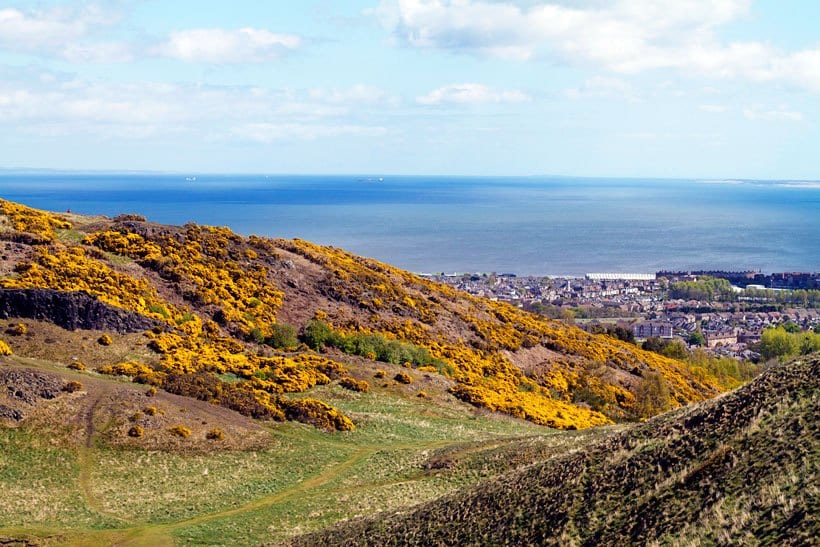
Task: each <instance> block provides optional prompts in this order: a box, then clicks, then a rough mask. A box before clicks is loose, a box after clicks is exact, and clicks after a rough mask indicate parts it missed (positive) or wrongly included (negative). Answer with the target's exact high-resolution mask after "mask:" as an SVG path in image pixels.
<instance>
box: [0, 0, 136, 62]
mask: <svg viewBox="0 0 820 547" xmlns="http://www.w3.org/2000/svg"><path fill="white" fill-rule="evenodd" d="M118 20H119V16H118V14H116V13H114V12H113V11H110V10H106V9H103V8H100V7H98V6H95V5H87V6H85V7H83V8H82V9H69V8H56V7H55V8H52V9H48V10H28V11H23V10H19V9H16V8H5V9H0V49H5V50H8V51H14V52H18V53H33V54H37V55H49V56H55V57H60V58H64V59H67V60H69V61H81V62H89V61H91V62H111V61H120V60H126V59H129V58H130V57H131V52H130V46H129V45H128V44H126V43H99V42H94V41H89V40H90V36H91V35H92V34H94V32H96V31H99V30H100V29H102V28H106V27H108V26H111V25H113V24H115V23H116V22H117V21H118Z"/></svg>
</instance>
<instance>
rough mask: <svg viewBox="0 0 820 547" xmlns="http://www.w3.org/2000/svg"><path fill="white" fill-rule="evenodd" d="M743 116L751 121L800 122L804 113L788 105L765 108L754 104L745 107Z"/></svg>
mask: <svg viewBox="0 0 820 547" xmlns="http://www.w3.org/2000/svg"><path fill="white" fill-rule="evenodd" d="M743 117H744V118H746V119H747V120H751V121H763V122H787V123H799V122H802V121H803V114H802V113H801V112H797V111H795V110H791V109H790V108H789V107H787V106H783V105H781V106H779V107H776V108H763V107H760V106H754V107H750V108H744V109H743Z"/></svg>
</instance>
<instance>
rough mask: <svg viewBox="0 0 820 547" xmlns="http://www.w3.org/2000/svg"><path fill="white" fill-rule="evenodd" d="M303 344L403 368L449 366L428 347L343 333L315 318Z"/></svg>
mask: <svg viewBox="0 0 820 547" xmlns="http://www.w3.org/2000/svg"><path fill="white" fill-rule="evenodd" d="M302 341H303V342H304V343H305V344H307V346H308V347H310V348H311V349H314V350H320V349H322V348H323V347H333V348H336V349H339V350H341V351H343V352H344V353H347V354H350V355H359V356H361V357H367V358H368V359H376V360H378V361H382V362H385V363H391V364H394V365H399V364H403V363H410V364H411V365H413V366H414V367H426V366H434V367H436V368H439V367H444V366H446V363H445V362H444V361H443V360H441V359H437V358H434V357H433V356H432V355H430V351H429V350H428V349H427V348H424V347H421V346H417V345H415V344H410V343H408V342H400V341H399V340H395V339H390V338H387V337H386V336H384V335H382V334H376V333H359V332H357V333H352V334H343V333H340V332H337V331H335V330H333V328H332V327H331V326H330V325H329V324H328V323H326V322H325V321H322V320H320V319H311V320H310V321H308V323H307V324H306V325H305V328H304V330H303V332H302Z"/></svg>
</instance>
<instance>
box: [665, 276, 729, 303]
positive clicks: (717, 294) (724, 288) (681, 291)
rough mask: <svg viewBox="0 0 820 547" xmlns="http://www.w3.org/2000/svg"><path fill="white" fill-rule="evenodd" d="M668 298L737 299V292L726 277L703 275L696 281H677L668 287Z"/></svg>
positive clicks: (710, 300)
mask: <svg viewBox="0 0 820 547" xmlns="http://www.w3.org/2000/svg"><path fill="white" fill-rule="evenodd" d="M669 297H670V298H680V299H682V300H704V301H707V302H713V301H715V300H722V301H731V300H736V299H737V293H736V291H735V290H734V289H733V288H732V284H731V283H729V281H727V280H726V279H720V278H717V277H709V276H704V277H701V278H700V279H698V280H697V281H679V282H677V283H673V284H672V286H671V287H670V288H669Z"/></svg>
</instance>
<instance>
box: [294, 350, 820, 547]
mask: <svg viewBox="0 0 820 547" xmlns="http://www.w3.org/2000/svg"><path fill="white" fill-rule="evenodd" d="M818 388H820V356H817V355H816V354H815V355H814V356H809V357H805V358H801V359H799V360H796V361H794V362H792V363H789V364H787V365H782V366H778V367H776V368H774V369H772V370H769V371H768V372H766V373H764V374H763V375H762V376H760V377H758V378H757V379H756V380H754V381H752V382H751V383H750V384H748V385H746V386H744V387H742V388H740V389H738V390H736V391H734V392H732V393H729V394H727V395H725V396H723V397H719V398H717V399H714V400H711V401H708V402H705V403H701V404H699V405H695V406H691V407H688V408H686V409H682V410H678V411H673V412H670V413H668V414H665V415H663V416H659V417H657V418H655V419H653V420H650V421H649V422H646V423H644V424H641V425H636V426H633V427H632V428H630V429H628V430H627V431H626V432H624V433H620V434H616V435H613V436H611V437H609V438H607V439H606V440H604V441H603V442H600V443H596V444H594V445H592V446H590V447H588V448H586V449H584V450H580V451H578V452H576V453H572V454H568V455H562V456H559V457H556V458H553V459H550V460H547V461H545V462H543V463H540V464H536V465H533V466H531V467H529V468H527V469H524V470H522V471H518V472H513V473H511V474H508V475H505V476H501V477H499V478H497V479H494V480H491V481H489V482H486V483H483V484H480V485H479V486H476V487H473V488H471V489H468V490H466V491H463V492H459V493H457V494H455V495H452V496H449V497H446V498H442V499H439V500H437V501H435V502H432V503H430V504H427V505H424V506H421V507H419V508H417V509H416V510H414V511H412V512H408V513H404V514H395V515H388V516H379V517H375V518H373V519H371V520H362V521H356V522H351V523H346V524H344V525H340V526H338V527H337V528H335V529H332V530H330V531H326V532H324V533H318V534H313V535H309V536H305V537H302V538H298V539H297V540H295V541H294V542H293V543H292V544H293V545H350V544H355V545H532V544H538V545H549V544H555V545H559V544H560V545H568V544H580V545H626V544H633V545H635V544H641V545H643V544H653V543H656V542H657V543H660V544H673V545H699V544H708V545H711V544H726V545H729V544H732V545H739V544H750V545H754V544H764V545H809V544H812V543H813V542H814V541H816V538H817V537H818V535H820V525H819V524H818V515H820V495H818V494H820V492H818V490H820V487H818V484H819V483H818V476H817V473H818V467H820V423H818V402H820V401H818V399H819V398H820V389H818Z"/></svg>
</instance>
